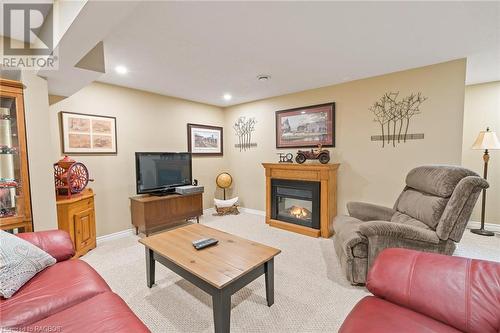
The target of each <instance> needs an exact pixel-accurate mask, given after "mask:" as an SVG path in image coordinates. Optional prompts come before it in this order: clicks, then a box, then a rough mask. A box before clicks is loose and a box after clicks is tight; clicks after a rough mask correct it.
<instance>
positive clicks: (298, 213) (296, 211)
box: [288, 206, 311, 219]
mask: <svg viewBox="0 0 500 333" xmlns="http://www.w3.org/2000/svg"><path fill="white" fill-rule="evenodd" d="M288 211H289V213H290V215H292V216H293V217H295V218H297V219H307V218H309V217H310V216H311V212H310V211H309V210H308V209H306V208H303V207H299V206H292V207H290V208H289V209H288Z"/></svg>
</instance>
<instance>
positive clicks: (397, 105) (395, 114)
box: [370, 92, 427, 147]
mask: <svg viewBox="0 0 500 333" xmlns="http://www.w3.org/2000/svg"><path fill="white" fill-rule="evenodd" d="M426 99H427V97H424V96H422V94H421V93H416V94H415V93H412V94H410V95H409V96H406V97H404V98H399V92H389V93H386V94H384V96H382V97H381V98H380V99H379V100H378V101H376V102H375V103H374V104H373V105H372V106H371V107H370V111H371V112H373V114H374V116H375V118H374V121H376V122H378V123H379V124H380V130H381V133H382V136H378V135H374V136H372V141H379V140H380V141H382V147H385V143H386V139H387V144H390V143H391V139H392V146H393V147H395V146H396V140H397V142H398V143H400V142H401V140H403V142H406V140H409V139H423V138H424V134H422V133H419V134H408V128H409V126H410V120H411V118H412V117H413V116H415V115H417V114H420V113H421V111H420V105H421V104H422V103H423V102H424V101H425V100H426ZM391 131H392V134H391Z"/></svg>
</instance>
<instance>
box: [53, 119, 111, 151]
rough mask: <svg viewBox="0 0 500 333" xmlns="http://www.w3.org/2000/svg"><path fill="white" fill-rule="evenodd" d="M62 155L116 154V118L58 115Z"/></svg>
mask: <svg viewBox="0 0 500 333" xmlns="http://www.w3.org/2000/svg"><path fill="white" fill-rule="evenodd" d="M59 120H60V125H61V145H62V152H63V154H73V155H78V154H87V155H97V154H116V153H117V152H118V150H117V144H116V118H115V117H107V116H97V115H91V114H82V113H72V112H65V111H61V112H60V113H59Z"/></svg>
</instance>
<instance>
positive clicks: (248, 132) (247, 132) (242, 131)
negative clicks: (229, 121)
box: [233, 117, 257, 151]
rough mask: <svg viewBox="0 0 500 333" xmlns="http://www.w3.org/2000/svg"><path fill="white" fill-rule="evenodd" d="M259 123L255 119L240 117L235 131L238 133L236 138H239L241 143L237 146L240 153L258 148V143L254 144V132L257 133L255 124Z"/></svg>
mask: <svg viewBox="0 0 500 333" xmlns="http://www.w3.org/2000/svg"><path fill="white" fill-rule="evenodd" d="M256 123H257V121H256V120H255V118H254V117H251V118H248V119H247V118H246V117H239V118H238V120H237V121H236V122H235V123H234V126H233V128H234V131H235V132H236V136H238V141H239V143H237V144H235V145H234V146H235V147H236V148H239V149H240V151H246V150H247V149H250V148H251V147H256V146H257V144H256V143H252V132H253V131H255V124H256Z"/></svg>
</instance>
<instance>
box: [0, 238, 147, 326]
mask: <svg viewBox="0 0 500 333" xmlns="http://www.w3.org/2000/svg"><path fill="white" fill-rule="evenodd" d="M18 236H19V237H21V238H23V239H25V240H27V241H29V242H30V243H32V244H34V245H36V246H38V247H39V248H41V249H42V250H44V251H45V252H47V253H49V254H50V255H52V256H53V257H54V258H55V259H56V260H57V263H56V264H55V265H52V266H50V267H48V268H46V269H45V270H43V271H42V272H40V273H38V274H37V275H35V276H34V277H33V278H32V279H31V280H30V281H28V282H27V283H26V284H25V285H24V286H23V287H22V288H21V289H19V290H18V291H17V292H16V293H15V294H14V296H12V297H11V298H9V299H3V298H0V327H2V328H7V329H11V330H14V331H22V332H72V333H77V332H86V333H87V332H93V333H94V332H130V333H132V332H134V333H137V332H149V330H148V328H147V327H146V326H144V324H143V323H142V322H141V321H140V320H139V318H137V316H136V315H135V314H134V313H133V312H132V311H131V310H130V308H129V307H128V306H127V304H126V303H125V302H124V301H123V300H122V299H121V298H120V297H119V296H118V295H116V294H115V293H113V292H112V291H111V289H110V288H109V286H108V285H107V284H106V282H105V281H104V280H103V279H102V277H101V276H100V275H99V274H98V273H97V272H96V271H95V270H94V269H93V268H92V267H90V266H89V265H88V264H87V263H86V262H84V261H82V260H78V259H71V260H69V259H70V258H71V257H72V256H73V255H74V249H73V243H72V242H71V239H70V238H69V235H68V234H67V233H66V232H64V231H60V230H54V231H41V232H32V233H23V234H19V235H18Z"/></svg>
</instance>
